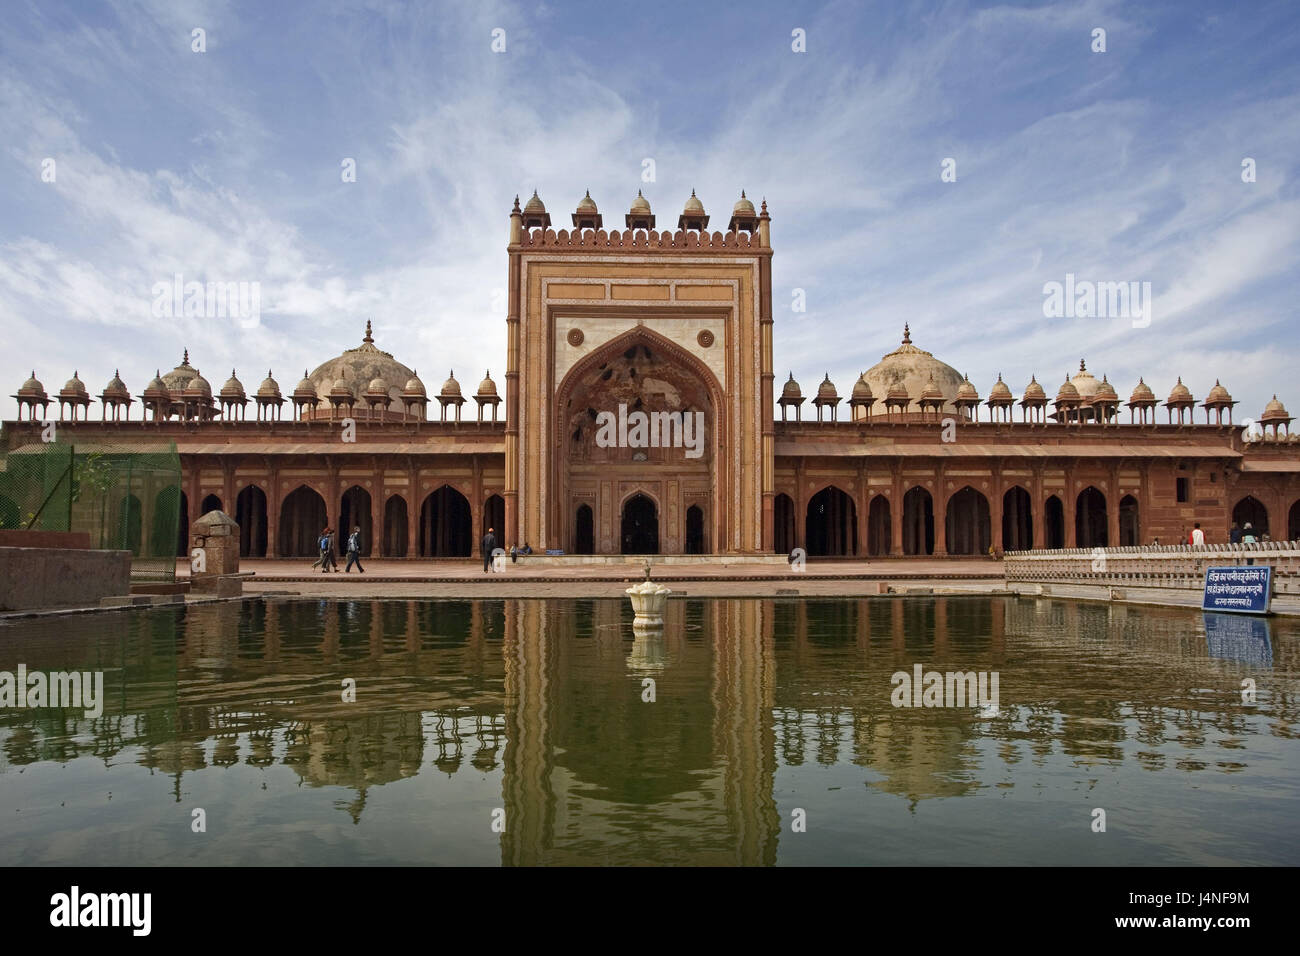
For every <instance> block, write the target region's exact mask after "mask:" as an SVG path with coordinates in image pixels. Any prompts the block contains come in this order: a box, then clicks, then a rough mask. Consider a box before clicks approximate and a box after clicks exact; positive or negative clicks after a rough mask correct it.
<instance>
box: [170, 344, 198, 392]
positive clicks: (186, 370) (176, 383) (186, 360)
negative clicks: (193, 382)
mask: <svg viewBox="0 0 1300 956" xmlns="http://www.w3.org/2000/svg"><path fill="white" fill-rule="evenodd" d="M198 374H199V370H198V369H196V368H195V367H194V366H192V365H190V350H189V349H186V350H185V355H184V357H183V358H182V359H181V364H180V365H177V366H176V367H175V368H174V369H172V370H171V371H170V372H168V373H167V374H166V375H164V376H163V377H162V380H163V384H165V385H166V386H167V390H168V391H169V392H180V391H181V390H182V389H183V388H185V386H186V385H188V384H189V383H190V379H192V378H196V377H197V376H198Z"/></svg>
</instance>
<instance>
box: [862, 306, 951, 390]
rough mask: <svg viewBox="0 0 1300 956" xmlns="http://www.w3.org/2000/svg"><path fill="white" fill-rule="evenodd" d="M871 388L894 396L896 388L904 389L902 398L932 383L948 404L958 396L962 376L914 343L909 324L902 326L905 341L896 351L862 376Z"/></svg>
mask: <svg viewBox="0 0 1300 956" xmlns="http://www.w3.org/2000/svg"><path fill="white" fill-rule="evenodd" d="M863 377H864V378H865V379H866V380H867V384H869V385H870V386H871V390H872V391H873V392H874V393H875V394H877V395H888V396H889V397H891V398H892V397H894V391H893V390H894V388H895V386H899V387H901V388H902V393H901V396H902V397H903V398H906V397H908V396H909V395H920V394H921V392H922V391H923V390H924V389H925V388H926V386H927V385H929V384H930V383H931V382H933V383H934V387H935V388H936V389H937V390H938V396H936V397H942V398H943V399H944V400H945V407H946V404H947V403H949V402H951V401H952V400H953V399H954V398H956V397H957V389H958V388H960V387H961V383H962V380H963V379H962V375H961V373H960V372H958V371H957V370H956V369H955V368H953V367H952V366H951V365H946V364H944V363H943V362H941V361H939V360H938V359H937V358H935V357H934V355H932V354H931V353H929V352H927V351H925V350H924V349H919V348H917V347H916V346H915V345H913V344H912V334H911V330H910V328H909V327H908V326H906V325H905V326H903V343H902V344H901V345H900V346H899V347H898V348H896V349H894V351H892V352H890V353H889V354H888V355H886V356H884V357H883V358H882V359H881V360H880V361H879V362H877V363H876V364H875V365H873V366H872V367H871V368H869V369H867V371H866V374H865V375H864V376H863Z"/></svg>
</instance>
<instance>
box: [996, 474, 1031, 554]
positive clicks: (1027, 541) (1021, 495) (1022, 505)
mask: <svg viewBox="0 0 1300 956" xmlns="http://www.w3.org/2000/svg"><path fill="white" fill-rule="evenodd" d="M1033 546H1034V505H1033V501H1032V499H1030V497H1029V492H1028V491H1026V490H1025V489H1024V488H1021V487H1020V486H1019V485H1016V486H1014V487H1012V488H1008V489H1007V491H1006V494H1004V495H1003V496H1002V550H1003V551H1029V550H1031V549H1032V548H1033Z"/></svg>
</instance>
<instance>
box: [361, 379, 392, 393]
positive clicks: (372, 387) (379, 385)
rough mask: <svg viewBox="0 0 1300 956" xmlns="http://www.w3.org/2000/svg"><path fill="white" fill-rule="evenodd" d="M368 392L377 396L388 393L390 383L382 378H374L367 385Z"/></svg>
mask: <svg viewBox="0 0 1300 956" xmlns="http://www.w3.org/2000/svg"><path fill="white" fill-rule="evenodd" d="M366 394H367V395H375V396H379V395H387V394H388V383H387V382H385V381H384V380H383V379H382V378H372V379H371V380H370V384H369V385H368V386H367V387H366Z"/></svg>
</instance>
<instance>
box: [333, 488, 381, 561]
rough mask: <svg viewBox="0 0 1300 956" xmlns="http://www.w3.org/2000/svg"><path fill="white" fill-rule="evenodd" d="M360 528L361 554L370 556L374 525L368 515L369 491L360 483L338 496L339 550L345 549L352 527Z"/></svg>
mask: <svg viewBox="0 0 1300 956" xmlns="http://www.w3.org/2000/svg"><path fill="white" fill-rule="evenodd" d="M356 527H360V528H361V556H362V557H363V558H368V557H370V554H371V549H372V548H373V547H374V545H373V541H374V530H375V529H374V527H373V525H372V520H371V517H370V492H368V491H367V490H366V489H365V488H362V487H361V486H360V485H352V486H351V487H349V488H348V489H347V490H346V491H344V492H343V494H342V496H341V497H340V498H339V528H338V532H339V534H338V541H339V550H340V551H345V550H346V542H347V540H348V536H349V535H350V534H352V529H353V528H356Z"/></svg>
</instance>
